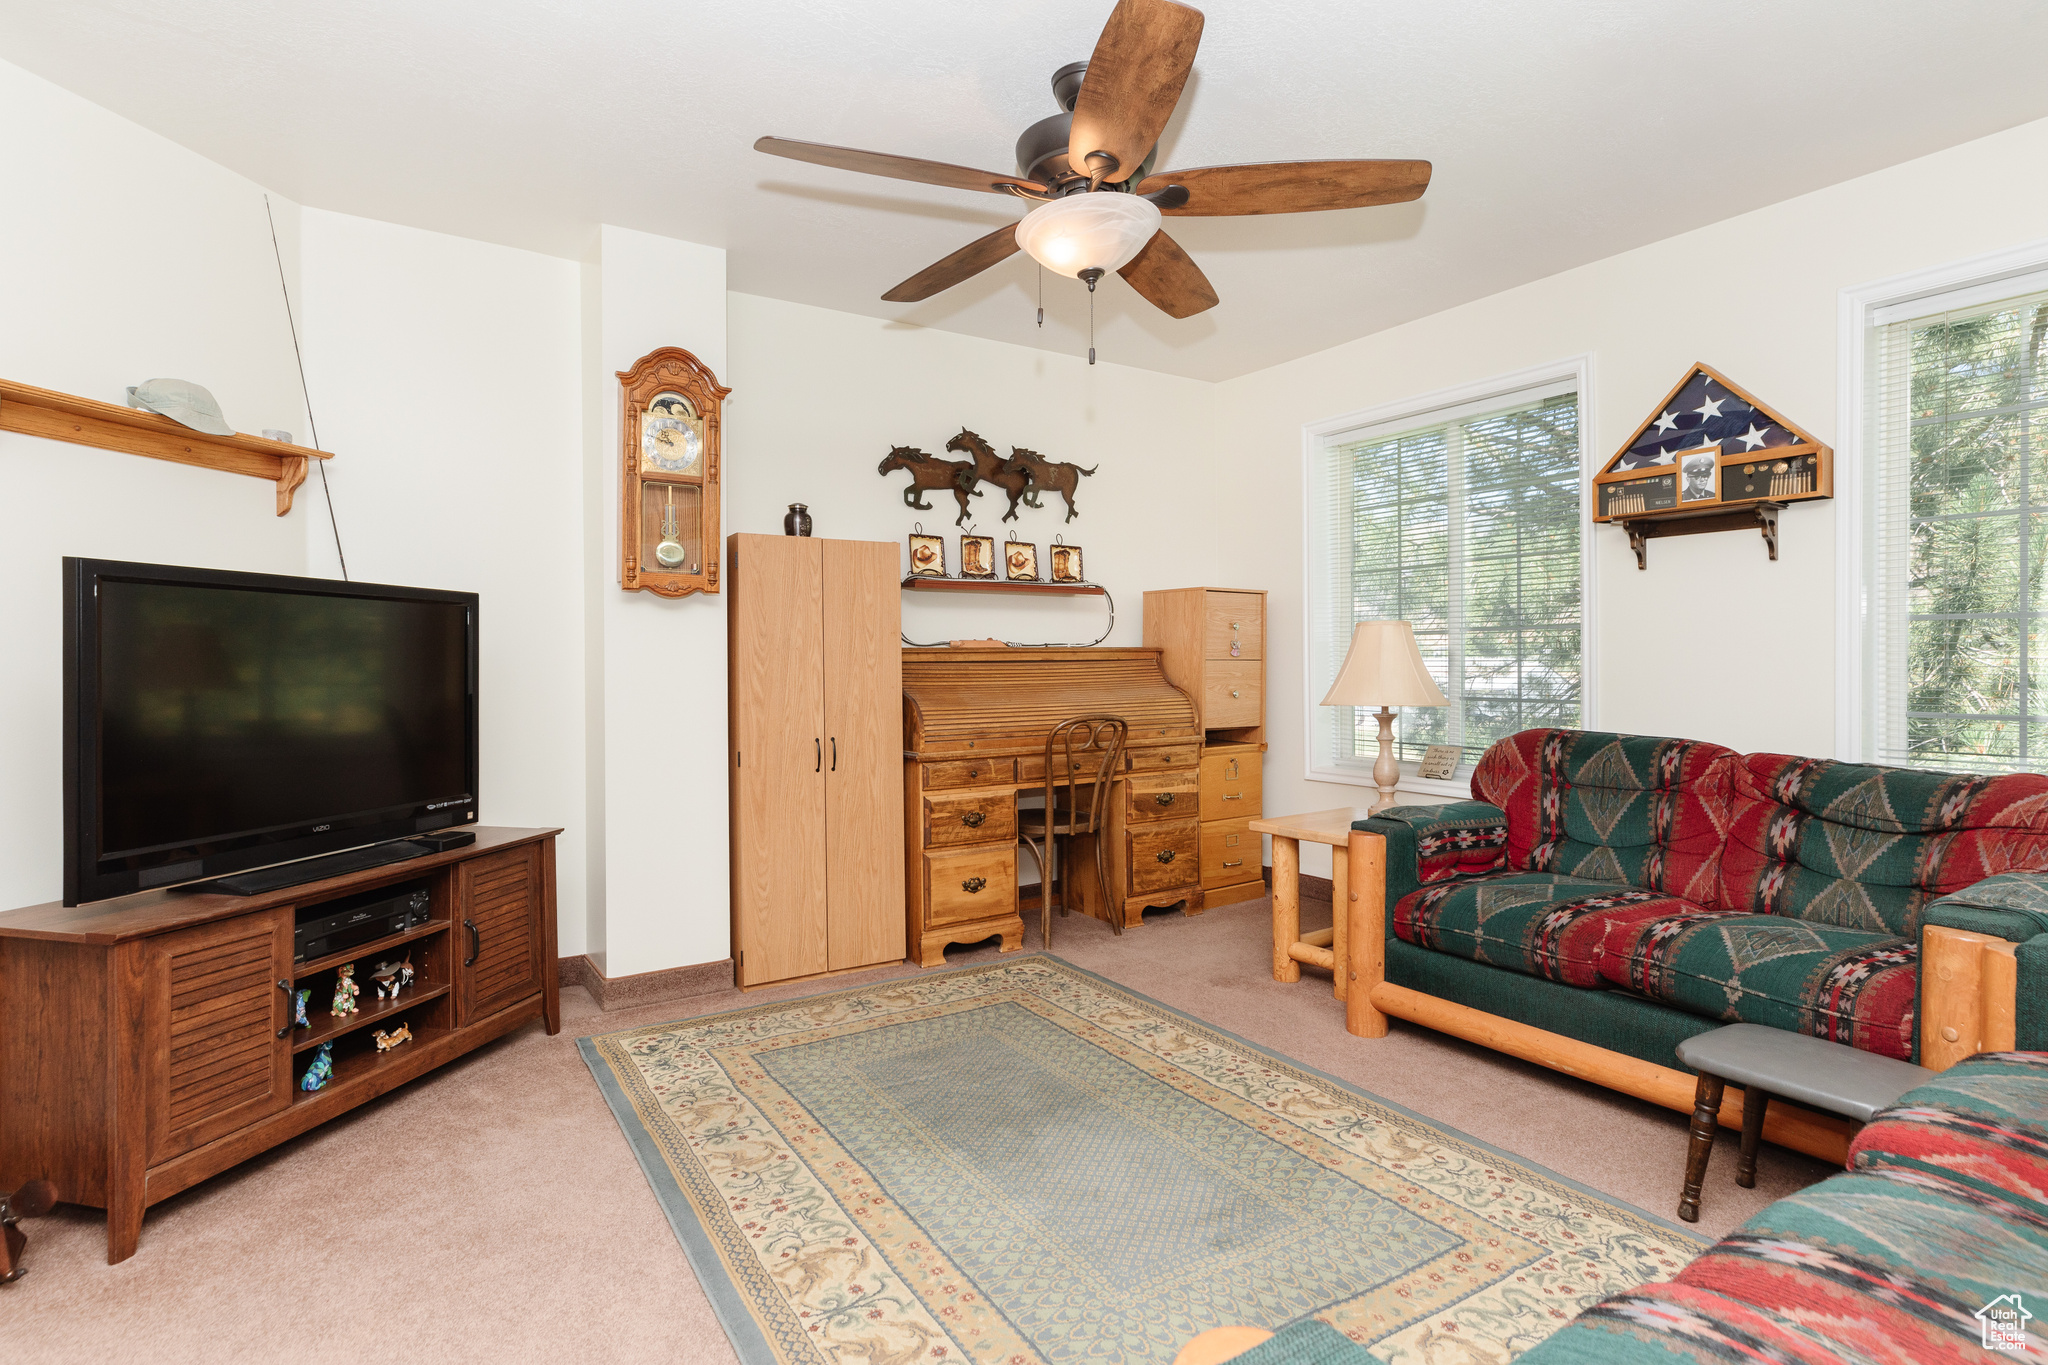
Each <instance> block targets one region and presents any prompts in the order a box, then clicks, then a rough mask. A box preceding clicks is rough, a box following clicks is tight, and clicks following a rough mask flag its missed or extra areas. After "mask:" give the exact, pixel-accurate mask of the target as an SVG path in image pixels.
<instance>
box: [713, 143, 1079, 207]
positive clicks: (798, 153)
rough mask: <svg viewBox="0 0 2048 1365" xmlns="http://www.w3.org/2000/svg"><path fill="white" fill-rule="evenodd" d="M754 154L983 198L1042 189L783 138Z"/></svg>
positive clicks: (991, 174) (940, 164) (997, 176)
mask: <svg viewBox="0 0 2048 1365" xmlns="http://www.w3.org/2000/svg"><path fill="white" fill-rule="evenodd" d="M754 150H755V151H757V152H766V153H768V155H770V156H786V157H788V158H789V159H790V160H791V161H808V162H810V163H811V164H812V165H814V166H834V167H837V168H838V169H840V170H842V171H859V172H860V173H861V174H863V175H886V176H890V177H892V178H893V179H896V180H915V181H918V182H919V183H921V184H925V185H944V186H946V187H947V188H948V189H955V190H980V191H982V192H983V193H986V194H1007V193H1009V191H1008V190H1007V189H1006V188H1005V186H1009V185H1016V186H1019V187H1020V188H1022V189H1027V190H1031V191H1033V192H1034V193H1037V194H1043V193H1045V186H1043V185H1041V184H1039V183H1038V182H1037V181H1036V180H1025V179H1023V178H1022V177H1020V176H1014V175H1003V174H1001V173H999V172H996V171H977V170H975V169H974V168H973V167H972V166H954V165H949V164H948V163H946V162H944V161H921V160H919V159H918V158H917V157H914V156H892V155H890V154H889V153H888V152H863V151H861V150H859V149H858V148H854V147H828V146H826V145H825V144H824V143H822V142H796V141H792V140H791V139H789V138H786V137H764V138H762V139H761V140H760V141H758V142H756V143H755V144H754Z"/></svg>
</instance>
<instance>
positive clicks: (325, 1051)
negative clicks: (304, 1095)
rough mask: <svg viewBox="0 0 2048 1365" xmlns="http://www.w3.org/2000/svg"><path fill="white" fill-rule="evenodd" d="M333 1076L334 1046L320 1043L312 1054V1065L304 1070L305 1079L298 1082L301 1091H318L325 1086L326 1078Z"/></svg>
mask: <svg viewBox="0 0 2048 1365" xmlns="http://www.w3.org/2000/svg"><path fill="white" fill-rule="evenodd" d="M333 1074H334V1044H332V1043H322V1044H320V1047H319V1049H318V1050H317V1051H315V1052H314V1053H313V1065H311V1066H309V1067H307V1068H306V1076H305V1079H304V1080H302V1081H300V1082H299V1089H301V1090H318V1089H320V1088H321V1087H322V1086H324V1085H326V1084H327V1078H328V1077H330V1076H332V1075H333Z"/></svg>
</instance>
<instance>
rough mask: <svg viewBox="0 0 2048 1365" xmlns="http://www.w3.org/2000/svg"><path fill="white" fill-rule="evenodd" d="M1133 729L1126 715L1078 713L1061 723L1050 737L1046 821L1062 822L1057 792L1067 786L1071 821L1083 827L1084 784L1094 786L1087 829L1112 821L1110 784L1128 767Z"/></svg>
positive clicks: (1067, 809) (1046, 751)
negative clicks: (1081, 798) (1127, 751)
mask: <svg viewBox="0 0 2048 1365" xmlns="http://www.w3.org/2000/svg"><path fill="white" fill-rule="evenodd" d="M1130 729H1131V727H1130V726H1129V725H1127V724H1125V723H1124V720H1123V717H1121V716H1076V717H1075V718H1074V719H1072V720H1064V721H1061V722H1060V723H1059V724H1058V725H1055V726H1054V727H1053V728H1052V733H1051V734H1049V735H1047V736H1046V737H1045V823H1046V828H1047V829H1050V828H1052V826H1053V825H1055V824H1057V823H1058V820H1059V812H1060V810H1061V809H1062V808H1061V807H1060V806H1059V805H1057V804H1055V799H1054V798H1055V796H1056V794H1057V793H1058V792H1059V791H1060V789H1062V788H1064V789H1065V792H1066V805H1065V807H1064V809H1065V810H1066V812H1067V819H1068V823H1069V824H1070V826H1071V827H1072V828H1074V829H1076V830H1079V829H1081V828H1083V826H1082V823H1081V821H1082V815H1081V807H1080V802H1079V795H1080V793H1079V788H1081V787H1083V786H1087V787H1089V788H1090V789H1091V790H1090V791H1089V795H1088V814H1087V817H1086V819H1087V825H1086V828H1088V829H1091V830H1097V829H1101V828H1102V827H1103V826H1104V825H1105V824H1106V823H1108V820H1109V793H1110V784H1111V783H1112V782H1114V781H1115V780H1116V775H1117V773H1118V772H1119V771H1121V769H1122V768H1123V762H1124V742H1125V741H1126V740H1127V739H1129V738H1130Z"/></svg>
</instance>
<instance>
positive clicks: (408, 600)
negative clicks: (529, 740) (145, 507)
mask: <svg viewBox="0 0 2048 1365" xmlns="http://www.w3.org/2000/svg"><path fill="white" fill-rule="evenodd" d="M476 807H477V596H476V594H475V593H466V592H441V591H437V590H434V589H430V588H396V587H389V586H386V585H383V584H371V583H338V582H333V581H331V580H328V579H317V578H287V577H283V576H280V575H275V574H252V573H227V572H221V571H217V570H211V569H183V568H174V567H171V566H168V565H163V564H124V563H120V562H117V561H113V560H101V559H72V558H67V559H65V561H64V902H65V904H67V905H77V904H79V903H81V902H84V901H95V900H101V899H104V898H106V897H109V896H119V895H125V894H127V893H129V892H132V891H138V890H146V889H149V888H151V887H159V886H170V885H173V884H175V883H180V882H190V881H195V880H198V879H201V878H208V877H216V876H221V875H224V874H227V873H232V872H240V871H243V870H245V869H248V868H254V867H264V866H268V865H270V864H274V863H284V862H289V861H291V860H294V859H299V858H307V857H312V856H314V855H317V854H322V853H333V852H336V851H338V850H341V849H345V848H354V847H357V846H359V845H367V844H375V843H379V842H382V841H385V840H392V839H399V838H403V837H404V836H407V835H412V834H419V833H423V832H425V831H428V830H435V829H441V828H445V827H447V826H450V825H457V824H463V823H467V822H469V821H472V820H474V819H475V818H476Z"/></svg>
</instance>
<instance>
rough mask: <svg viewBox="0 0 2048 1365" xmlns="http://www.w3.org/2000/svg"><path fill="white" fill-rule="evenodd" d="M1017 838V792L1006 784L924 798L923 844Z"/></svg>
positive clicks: (1006, 841) (937, 845)
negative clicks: (987, 788)
mask: <svg viewBox="0 0 2048 1365" xmlns="http://www.w3.org/2000/svg"><path fill="white" fill-rule="evenodd" d="M1016 842H1017V794H1016V793H1015V792H1013V791H1011V790H1010V789H1009V788H1008V787H1004V788H1002V789H1001V790H999V791H972V792H961V793H959V794H958V795H954V796H927V797H926V798H925V799H924V846H925V847H926V848H945V847H948V846H949V845H952V844H994V843H1004V844H1014V843H1016Z"/></svg>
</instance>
